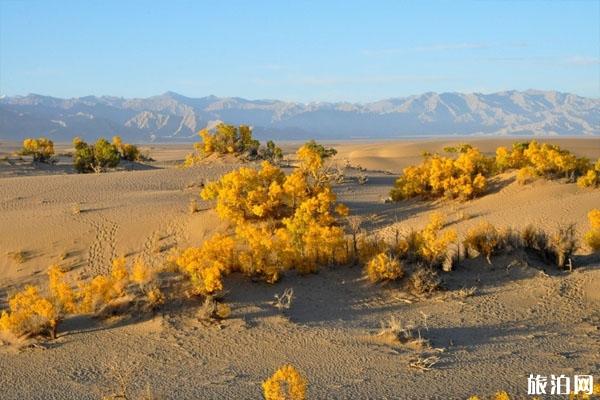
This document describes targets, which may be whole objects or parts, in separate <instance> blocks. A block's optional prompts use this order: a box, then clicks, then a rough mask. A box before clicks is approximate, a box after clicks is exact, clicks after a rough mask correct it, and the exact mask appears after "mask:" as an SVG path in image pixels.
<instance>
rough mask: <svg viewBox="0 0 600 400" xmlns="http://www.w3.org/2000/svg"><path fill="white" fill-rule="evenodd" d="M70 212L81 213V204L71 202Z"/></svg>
mask: <svg viewBox="0 0 600 400" xmlns="http://www.w3.org/2000/svg"><path fill="white" fill-rule="evenodd" d="M71 214H73V215H79V214H81V204H79V203H73V204H71Z"/></svg>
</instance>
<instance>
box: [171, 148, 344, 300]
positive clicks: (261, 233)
mask: <svg viewBox="0 0 600 400" xmlns="http://www.w3.org/2000/svg"><path fill="white" fill-rule="evenodd" d="M298 159H299V161H300V164H299V165H298V167H297V168H296V169H295V170H294V171H293V172H292V173H291V174H289V175H287V176H286V175H285V174H284V173H283V171H282V170H281V169H280V168H279V167H276V166H274V165H272V164H271V163H269V162H268V161H264V162H263V163H262V164H261V166H260V168H259V169H254V168H248V167H242V168H240V169H238V170H236V171H233V172H230V173H228V174H226V175H224V176H222V177H221V178H220V179H219V180H218V181H216V182H210V183H208V184H207V185H206V186H205V187H204V189H203V190H202V192H201V196H202V198H203V199H205V200H216V206H215V209H216V212H217V214H218V215H219V217H220V218H222V219H224V220H226V221H228V222H230V223H231V224H232V225H233V230H232V231H233V232H232V233H231V234H229V235H223V234H220V235H219V236H218V237H217V238H216V239H215V243H218V246H217V248H218V249H219V252H218V254H212V253H211V254H205V253H206V251H207V250H206V246H209V248H212V247H215V246H213V245H212V244H211V243H212V242H211V241H212V239H211V240H209V241H207V242H205V244H204V245H203V246H201V247H200V248H197V249H188V250H186V251H184V252H183V253H182V255H181V256H180V257H179V259H178V261H177V265H179V267H180V268H181V269H182V270H183V271H185V272H186V273H187V275H188V276H189V277H190V278H191V280H192V284H193V286H194V287H195V288H196V289H197V290H196V292H197V293H200V294H212V293H214V292H216V291H219V290H221V289H222V277H223V276H225V275H227V274H229V273H231V272H233V271H239V272H242V273H244V274H246V275H249V276H255V277H260V278H262V279H264V280H265V281H267V282H271V283H272V282H275V281H277V280H278V279H279V277H280V274H281V272H282V271H284V270H286V269H290V268H294V269H296V270H297V271H298V272H300V273H310V272H315V271H316V270H317V269H318V266H319V265H327V264H343V263H346V262H348V260H349V249H348V242H347V240H346V238H345V233H344V230H343V229H342V228H341V227H339V226H337V225H336V217H339V216H346V215H347V214H348V208H347V207H346V206H344V205H341V204H338V203H337V202H336V195H335V194H334V193H333V190H332V188H331V185H330V183H329V179H328V176H327V173H326V171H325V168H324V163H323V159H322V158H321V156H320V155H319V153H318V151H317V150H314V149H312V148H311V147H310V146H308V145H305V146H302V147H301V148H300V149H299V150H298ZM223 254H227V260H222V256H223ZM213 255H214V257H213Z"/></svg>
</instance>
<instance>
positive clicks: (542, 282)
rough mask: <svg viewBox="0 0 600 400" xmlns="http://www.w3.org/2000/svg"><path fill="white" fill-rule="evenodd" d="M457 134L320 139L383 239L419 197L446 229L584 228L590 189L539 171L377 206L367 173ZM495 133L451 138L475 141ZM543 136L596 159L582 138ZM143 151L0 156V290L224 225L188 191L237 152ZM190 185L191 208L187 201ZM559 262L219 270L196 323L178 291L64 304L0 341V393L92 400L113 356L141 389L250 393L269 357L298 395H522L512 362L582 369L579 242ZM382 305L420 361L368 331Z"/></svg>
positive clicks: (589, 300) (589, 315) (538, 368)
mask: <svg viewBox="0 0 600 400" xmlns="http://www.w3.org/2000/svg"><path fill="white" fill-rule="evenodd" d="M464 141H466V139H465V140H462V139H461V140H456V141H446V140H429V141H398V142H378V143H371V142H370V143H367V142H365V143H362V142H361V143H357V142H349V143H336V144H335V147H336V148H337V149H338V151H339V153H338V155H337V157H336V160H337V162H339V163H340V164H341V163H343V162H344V161H345V160H349V162H350V163H351V164H352V165H360V166H362V167H364V168H366V169H367V171H366V172H365V174H366V175H367V176H368V178H369V180H368V182H367V183H366V184H365V185H358V184H356V183H355V181H354V180H352V179H351V180H350V181H349V182H347V183H343V184H339V185H336V186H335V190H336V192H337V193H338V195H339V199H340V200H341V201H342V202H344V203H346V204H347V205H349V206H350V209H351V211H352V212H353V213H355V214H361V215H373V218H372V222H371V225H372V228H374V229H375V230H376V232H378V233H379V234H381V235H386V236H392V235H393V234H394V231H395V230H396V229H399V230H400V231H408V230H409V229H411V228H419V227H421V226H423V225H424V223H425V221H426V218H427V215H428V213H429V212H431V211H433V210H437V211H441V212H442V213H444V214H445V215H446V216H447V220H448V222H449V224H450V226H452V227H453V228H456V229H457V230H458V231H459V233H464V232H465V231H466V230H467V229H468V227H470V226H472V225H474V224H476V223H478V222H480V221H481V220H483V219H485V220H488V221H490V222H492V223H494V224H495V225H498V226H513V227H517V228H519V227H524V226H525V225H526V224H529V223H534V224H536V225H538V226H540V227H543V228H544V229H547V230H549V231H552V230H554V229H555V228H556V226H557V225H558V224H559V223H565V222H573V223H576V224H577V229H578V232H579V233H580V234H581V233H582V232H584V231H585V230H586V229H588V225H587V221H586V213H587V211H588V210H590V209H591V208H593V207H600V191H599V190H591V189H588V190H585V189H581V188H578V187H577V186H576V185H574V184H566V183H563V182H559V181H544V180H539V181H536V182H534V183H533V184H531V185H528V186H521V185H518V184H517V183H516V182H515V181H514V173H507V174H503V175H500V176H499V177H497V178H495V181H494V182H493V184H492V185H491V189H490V191H489V193H487V194H486V195H485V196H483V197H481V198H478V199H475V200H473V201H470V202H465V203H460V202H442V201H437V202H422V201H405V202H400V203H394V204H388V203H384V201H383V200H384V199H385V198H386V197H387V196H388V192H389V189H390V187H391V185H392V184H393V182H394V179H395V176H394V175H390V174H389V173H385V172H382V171H391V172H393V173H398V172H399V171H401V169H402V168H403V167H405V166H407V165H409V164H410V163H414V162H415V161H418V160H419V159H420V156H419V155H420V153H421V152H422V151H425V150H426V151H439V150H441V149H442V148H443V147H444V146H447V145H454V144H456V143H461V142H464ZM512 141H513V139H494V140H485V139H477V140H469V143H471V144H473V145H475V146H478V147H480V148H481V149H483V150H484V151H486V152H491V151H493V149H495V148H496V147H497V146H498V145H509V144H510V143H512ZM549 141H550V142H553V143H558V144H560V145H561V146H564V147H566V148H568V149H570V150H572V151H574V152H575V153H576V154H578V155H583V156H587V157H591V158H597V157H600V139H556V140H549ZM291 147H293V145H290V146H288V147H287V148H291ZM66 148H68V146H66V145H65V147H64V149H66ZM149 150H150V152H151V156H152V157H153V158H155V159H156V160H157V161H156V162H154V163H150V165H149V168H146V169H141V170H123V171H117V172H111V173H106V174H100V175H94V174H90V175H78V174H73V173H71V172H72V171H71V170H70V169H69V166H68V165H67V164H65V163H66V162H67V160H66V159H65V160H63V162H61V163H59V165H57V166H55V167H52V168H48V169H46V170H43V171H40V170H31V169H30V167H27V165H26V163H22V164H18V165H8V164H7V163H2V162H0V295H1V299H2V300H1V301H2V305H5V303H4V302H5V299H6V298H7V295H8V294H10V293H12V292H14V291H15V290H17V288H19V287H21V286H22V285H23V284H25V283H30V282H35V283H42V282H44V281H45V271H46V268H47V267H48V265H49V264H51V263H59V264H60V265H62V266H63V267H65V268H68V269H70V272H69V274H70V276H72V277H73V278H85V277H88V276H90V275H92V274H95V273H99V272H106V271H107V270H108V268H109V263H110V260H111V259H112V258H114V257H115V256H118V255H126V256H127V257H128V258H133V257H137V256H141V257H143V258H144V259H146V260H147V261H148V262H149V263H150V264H156V265H157V264H159V263H161V262H162V257H163V256H164V253H165V252H166V251H167V250H168V249H169V248H172V247H184V246H189V245H197V244H199V243H200V242H201V241H203V240H204V239H206V238H207V237H208V236H209V235H210V234H211V233H212V232H214V231H215V230H218V229H222V228H224V225H223V224H222V223H221V222H220V221H219V220H218V218H217V217H216V214H215V212H214V211H213V210H212V209H211V206H210V204H208V203H207V202H203V201H202V200H200V199H199V197H198V192H199V190H200V185H201V184H202V183H203V182H205V181H206V180H208V179H216V178H217V177H218V176H220V175H222V174H223V173H225V172H227V171H229V170H231V169H234V168H236V167H237V166H238V165H236V164H231V163H229V164H224V163H217V162H215V163H213V164H207V165H201V166H198V167H194V168H191V169H180V168H176V167H175V166H174V164H175V162H176V161H177V160H181V159H182V158H183V155H184V154H185V153H186V152H187V151H188V148H187V147H186V146H159V145H155V146H152V147H149ZM1 151H3V152H5V153H8V152H10V149H7V148H3V149H1ZM0 155H1V154H0ZM28 168H29V169H28ZM356 173H357V171H354V172H351V173H350V174H349V175H350V176H352V175H353V174H356ZM191 198H196V199H197V201H198V204H199V207H200V210H201V211H200V212H198V213H195V214H192V215H190V214H189V213H188V210H187V207H188V202H189V200H190V199H191ZM16 251H23V252H24V254H25V257H26V260H25V261H24V262H23V263H17V262H16V261H15V260H14V259H13V258H12V257H11V256H10V254H9V253H11V252H16ZM574 264H575V265H574V266H575V270H574V272H572V273H568V272H559V271H557V270H556V268H554V267H549V266H546V265H543V264H542V263H541V261H536V260H517V262H515V260H514V259H511V258H509V257H498V258H496V259H494V260H493V264H492V265H488V264H487V263H486V262H485V261H482V260H480V259H476V260H467V261H465V262H463V263H462V264H461V265H460V266H459V267H458V268H457V269H456V270H455V271H452V272H449V273H444V274H443V275H442V279H443V282H444V286H445V287H446V288H447V290H446V291H443V292H440V293H439V294H436V295H434V296H433V297H432V298H427V299H416V298H414V297H411V296H410V295H409V294H408V293H405V292H404V291H403V290H402V289H401V286H400V285H395V284H391V285H386V286H380V285H372V284H369V283H368V282H367V281H365V280H364V279H363V277H362V272H361V270H360V268H359V267H337V268H331V269H324V270H323V271H321V272H320V273H319V274H316V275H310V276H302V277H301V276H297V275H296V274H295V273H293V272H291V273H288V274H286V276H284V278H283V279H282V280H281V281H280V282H278V283H276V284H274V285H268V284H266V283H262V282H261V283H256V282H251V281H250V280H248V279H245V278H243V277H241V276H236V275H233V276H231V277H229V278H228V279H227V280H226V287H227V290H228V291H229V292H228V293H227V294H226V300H227V302H228V303H229V304H230V305H231V306H232V309H233V314H232V316H231V318H229V319H227V320H225V321H224V322H223V324H222V326H221V327H218V326H208V327H207V326H205V325H203V324H201V323H200V322H199V321H198V320H197V318H196V313H197V309H198V307H199V302H200V300H198V299H191V300H185V301H184V300H182V301H181V303H180V304H168V305H165V306H164V307H163V308H161V309H159V310H158V311H157V312H156V313H154V314H148V315H141V316H132V317H124V318H119V319H111V320H108V321H100V320H96V319H92V318H87V317H76V318H71V319H69V320H67V321H65V323H64V325H63V326H62V327H61V330H60V332H59V338H58V339H56V340H55V341H50V342H47V343H45V344H44V346H45V347H47V349H46V350H43V349H41V348H24V349H21V350H19V351H18V350H16V349H15V347H14V346H9V345H4V346H0V371H2V374H0V387H2V388H3V392H2V396H0V397H2V398H3V399H23V398H32V399H33V398H44V399H47V398H52V399H74V398H77V399H98V398H101V397H102V396H105V395H109V394H111V393H113V392H114V391H115V390H117V389H118V388H117V386H118V383H117V380H118V379H117V377H116V372H115V371H121V372H122V373H124V374H125V375H126V381H127V385H128V387H129V389H130V391H131V393H132V396H134V398H137V396H141V395H142V394H144V393H146V391H147V390H149V391H150V392H152V393H154V394H155V396H156V397H157V398H177V399H198V398H208V399H220V398H222V399H229V398H231V399H234V398H236V399H237V398H239V399H256V398H260V396H261V388H260V384H261V382H262V380H264V379H265V378H266V377H268V376H269V375H270V374H271V373H272V372H273V371H274V370H276V369H277V368H278V367H279V366H280V365H282V364H284V363H287V362H290V363H292V364H294V365H295V366H296V367H297V368H298V369H299V370H300V371H302V373H303V374H304V375H305V376H306V377H307V379H308V381H309V396H310V398H313V399H324V398H335V399H358V398H374V399H383V398H390V399H391V398H394V399H396V398H397V399H414V398H432V399H460V398H467V397H468V396H469V395H471V394H474V393H479V394H490V393H493V392H496V391H497V390H507V391H509V392H511V393H513V394H516V395H518V396H524V394H525V392H526V389H527V381H526V377H527V376H528V375H529V374H530V373H534V374H535V373H540V374H546V375H549V374H561V373H564V374H567V375H570V376H572V375H574V374H578V373H580V374H586V373H592V374H595V375H596V376H597V377H598V378H597V379H600V376H599V375H598V372H599V371H600V314H599V313H598V310H599V309H600V296H599V295H598V294H599V293H600V260H598V259H597V258H593V257H590V256H587V254H586V251H585V250H584V249H582V250H581V251H580V252H579V253H578V255H577V257H576V258H575V260H574ZM471 287H475V288H476V292H475V294H474V295H473V296H471V297H461V295H460V294H459V290H460V289H462V288H471ZM286 288H293V289H294V291H295V296H296V298H295V300H294V302H293V305H292V308H291V309H290V310H288V311H286V312H285V313H283V312H281V311H278V310H276V309H275V308H274V307H273V306H272V305H271V304H270V302H271V301H272V300H273V297H274V295H275V294H276V293H281V292H283V290H284V289H286ZM390 316H396V317H398V318H399V319H400V320H402V321H403V322H405V323H406V324H412V325H414V326H416V327H419V333H420V334H421V335H423V336H424V337H426V338H427V339H428V340H430V342H431V344H432V347H433V348H432V349H430V350H428V352H429V353H431V354H435V355H436V356H437V357H439V362H438V364H436V366H435V367H434V368H433V369H432V370H431V371H427V372H421V371H418V370H415V369H413V368H410V367H409V366H408V365H409V363H410V360H411V359H412V358H414V357H417V356H418V354H419V353H418V352H416V351H414V350H412V349H407V348H406V347H403V346H399V345H395V344H386V343H380V342H377V341H374V340H372V337H373V335H374V333H375V332H377V330H378V329H379V327H380V322H381V321H382V320H386V319H388V318H389V317H390ZM436 349H437V350H436Z"/></svg>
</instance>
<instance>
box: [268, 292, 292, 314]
mask: <svg viewBox="0 0 600 400" xmlns="http://www.w3.org/2000/svg"><path fill="white" fill-rule="evenodd" d="M293 298H294V289H292V288H287V289H285V290H284V291H283V293H282V294H275V301H273V306H274V307H275V308H277V309H278V310H288V309H289V308H290V307H291V306H292V300H293Z"/></svg>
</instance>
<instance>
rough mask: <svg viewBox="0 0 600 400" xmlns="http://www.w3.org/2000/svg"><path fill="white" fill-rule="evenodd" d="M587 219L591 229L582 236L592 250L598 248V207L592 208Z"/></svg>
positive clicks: (599, 244) (599, 230) (599, 219)
mask: <svg viewBox="0 0 600 400" xmlns="http://www.w3.org/2000/svg"><path fill="white" fill-rule="evenodd" d="M588 220H589V221H590V225H591V226H592V229H590V230H589V231H588V232H586V234H585V236H584V241H585V243H586V244H587V245H588V246H590V247H591V248H592V250H594V251H598V250H600V209H593V210H591V211H590V212H589V213H588Z"/></svg>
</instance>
